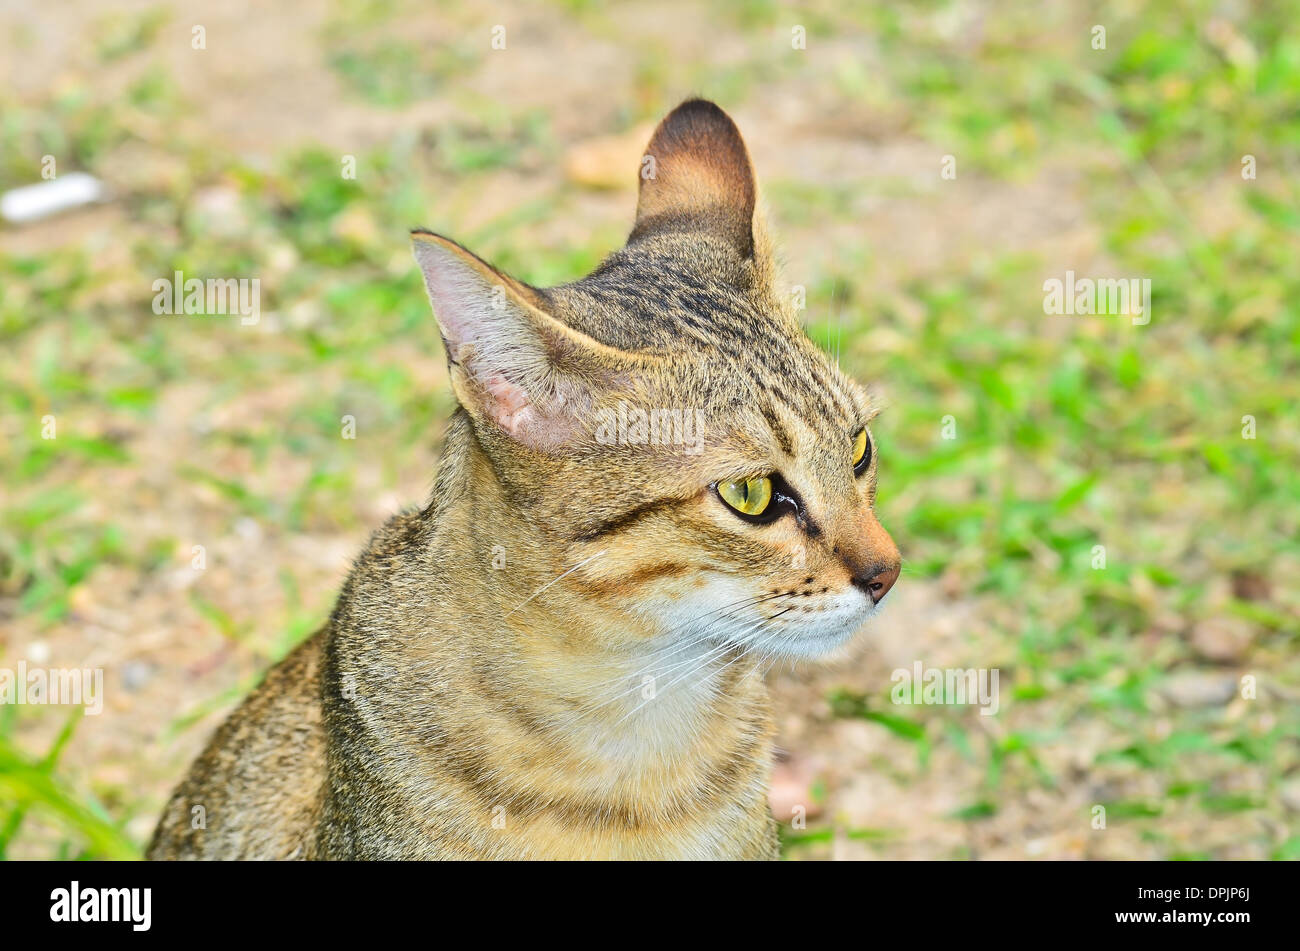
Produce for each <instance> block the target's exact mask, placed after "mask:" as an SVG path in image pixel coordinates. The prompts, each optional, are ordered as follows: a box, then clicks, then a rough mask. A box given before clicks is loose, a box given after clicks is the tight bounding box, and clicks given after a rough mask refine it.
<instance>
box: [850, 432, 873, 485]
mask: <svg viewBox="0 0 1300 951" xmlns="http://www.w3.org/2000/svg"><path fill="white" fill-rule="evenodd" d="M869 465H871V440H870V439H869V438H868V437H867V430H866V428H865V427H864V428H862V429H860V430H858V434H857V435H856V436H854V437H853V473H854V475H862V473H864V472H866V471H867V466H869Z"/></svg>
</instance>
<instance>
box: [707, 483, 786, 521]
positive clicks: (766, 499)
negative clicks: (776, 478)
mask: <svg viewBox="0 0 1300 951" xmlns="http://www.w3.org/2000/svg"><path fill="white" fill-rule="evenodd" d="M717 490H718V495H719V496H720V497H721V498H722V501H724V502H726V503H727V505H728V506H730V507H731V508H732V509H734V510H735V511H737V512H739V513H740V514H741V515H746V516H755V515H762V514H763V513H764V512H765V511H767V509H768V507H769V505H770V503H771V501H772V479H771V477H769V476H760V477H758V478H755V479H737V480H735V481H734V482H719V483H718V484H717Z"/></svg>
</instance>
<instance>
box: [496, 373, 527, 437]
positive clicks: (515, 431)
mask: <svg viewBox="0 0 1300 951" xmlns="http://www.w3.org/2000/svg"><path fill="white" fill-rule="evenodd" d="M484 390H485V392H486V395H487V402H488V405H487V406H485V407H484V409H485V410H486V411H487V412H488V414H489V415H490V416H491V417H492V419H493V420H495V421H496V423H497V425H498V426H500V427H501V428H502V429H504V430H505V431H506V432H508V433H509V434H510V435H511V436H516V437H517V436H519V435H520V431H521V430H522V429H524V428H526V427H528V426H530V425H532V423H534V422H535V421H536V419H537V412H536V410H534V409H533V404H532V403H531V402H529V400H528V394H527V393H525V392H524V391H523V388H522V387H519V386H516V385H515V384H514V383H511V382H510V381H509V380H507V379H506V378H505V377H504V376H502V375H501V374H500V373H494V374H492V375H491V376H490V377H488V379H487V383H486V384H485V386H484Z"/></svg>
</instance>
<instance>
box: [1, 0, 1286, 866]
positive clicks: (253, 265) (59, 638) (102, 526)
mask: <svg viewBox="0 0 1300 951" xmlns="http://www.w3.org/2000/svg"><path fill="white" fill-rule="evenodd" d="M611 6H612V7H613V9H611V8H610V7H611ZM1297 23H1300V6H1298V5H1297V4H1296V3H1280V2H1278V3H1274V2H1259V3H1244V2H1232V0H1223V2H1189V3H1178V4H1173V3H1169V4H1165V3H1137V2H1124V3H1118V2H1115V3H1107V2H1102V3H1097V4H1089V5H1080V4H1066V3H1040V4H1033V5H1021V4H1010V3H1008V4H997V3H983V2H972V0H953V2H938V0H935V2H925V3H901V4H899V3H880V4H865V3H864V4H844V3H840V2H833V0H811V2H802V3H799V4H784V3H780V2H771V0H747V2H740V3H729V4H709V5H706V4H699V3H679V2H653V3H650V2H633V3H623V4H618V5H606V4H603V3H596V2H584V0H569V2H559V3H525V2H513V0H502V2H495V3H492V4H486V5H485V4H479V3H470V2H467V0H466V2H455V0H452V2H442V0H440V2H436V3H430V2H415V0H394V2H355V3H343V2H334V0H294V2H284V3H277V4H256V3H253V2H251V0H233V2H225V3H221V4H199V3H186V2H179V0H177V2H166V0H162V2H159V0H144V2H127V0H121V2H116V3H103V2H93V0H75V2H74V0H69V2H63V3H58V4H50V3H45V4H22V5H17V6H15V5H14V4H4V5H3V7H0V64H3V66H2V67H0V68H2V70H3V73H2V77H0V78H2V79H3V82H0V191H8V190H10V189H14V188H18V187H20V186H25V185H30V184H34V183H39V182H41V181H42V180H43V174H42V173H43V170H44V169H45V167H46V166H47V165H48V159H47V158H46V157H47V156H48V157H53V159H54V161H55V163H56V169H57V173H56V174H57V175H58V176H63V175H67V174H70V173H72V172H86V173H89V174H91V175H93V176H95V177H96V178H97V179H98V180H99V181H100V182H102V183H103V186H104V188H105V190H106V193H105V196H104V198H103V200H101V201H99V202H97V203H94V204H91V205H86V206H83V207H80V208H77V209H74V210H71V211H68V212H66V213H64V214H61V215H58V216H54V217H49V218H46V219H42V220H38V221H31V222H25V223H24V222H18V223H15V222H10V223H0V447H2V448H0V485H2V486H3V495H2V500H0V668H8V669H11V670H12V669H16V667H17V665H18V664H19V662H20V661H21V662H25V663H26V664H27V665H29V666H43V667H52V668H83V667H88V668H97V669H102V670H103V671H104V694H103V703H104V708H103V712H102V713H101V714H99V715H98V716H84V717H83V716H82V715H81V711H80V710H79V709H78V708H75V707H67V706H31V705H28V706H17V705H14V704H6V705H0V854H3V855H6V856H8V857H11V858H32V857H35V858H42V857H93V858H102V857H114V858H116V857H134V856H137V855H138V854H139V853H140V849H141V847H142V845H143V844H144V843H145V842H146V841H147V839H148V836H149V834H150V832H151V830H152V826H153V824H154V822H155V820H156V817H157V814H158V812H159V810H160V807H161V805H162V803H163V801H164V799H165V797H166V795H167V794H168V792H169V790H170V788H171V787H172V785H173V784H174V783H176V782H177V781H178V780H179V778H180V777H181V775H182V774H183V772H184V770H185V769H186V767H187V765H188V763H189V761H190V759H191V758H192V757H193V756H194V755H195V753H196V752H197V751H198V749H199V747H200V746H201V745H202V744H203V742H204V740H205V739H206V737H207V735H208V733H209V732H210V731H211V730H212V729H213V728H214V727H215V726H216V724H217V723H218V722H219V721H220V719H221V718H222V717H223V716H224V715H225V714H226V712H228V711H229V710H230V709H231V707H232V706H233V705H234V704H235V703H236V702H237V700H238V699H239V698H240V697H241V696H242V695H243V694H244V693H245V692H246V691H247V690H248V689H249V688H250V687H251V686H252V685H253V684H254V683H255V682H256V681H257V679H258V677H259V676H260V675H261V673H262V672H263V671H264V670H265V669H266V668H267V666H268V665H269V664H271V663H272V662H273V661H275V660H276V659H278V658H279V657H281V656H282V655H283V654H284V653H285V652H286V651H287V650H288V649H289V648H290V647H291V646H292V645H293V644H295V643H296V642H297V641H298V640H300V639H301V638H303V637H305V636H306V635H308V634H309V633H310V632H311V631H313V630H314V629H315V628H316V627H317V626H319V624H320V623H321V622H322V621H323V620H324V618H325V617H326V616H327V614H328V612H329V610H330V608H331V605H332V602H333V599H334V596H335V593H336V591H337V588H338V586H339V584H340V583H341V581H342V579H343V577H344V575H345V573H346V571H347V569H348V566H349V562H350V559H351V557H352V556H353V555H355V554H356V553H357V551H358V550H359V548H360V546H361V545H362V544H363V543H364V541H365V539H366V538H367V536H368V534H369V533H370V531H371V530H373V529H374V528H376V527H377V526H378V525H379V524H380V523H381V521H382V520H383V519H384V518H385V517H387V516H388V515H389V514H391V513H393V512H395V511H397V510H398V509H399V508H401V507H402V506H404V505H408V504H414V503H421V502H423V500H424V499H425V498H426V496H427V493H428V490H429V487H430V483H431V479H432V476H433V472H434V469H435V466H436V463H437V459H438V453H439V442H440V439H441V437H442V429H443V424H444V421H445V419H446V417H447V415H448V413H449V411H450V409H451V407H452V403H451V397H450V390H449V387H448V383H447V377H446V372H445V369H444V357H443V353H442V350H441V345H440V342H439V337H438V331H437V329H436V326H435V324H434V322H433V320H432V319H431V316H430V313H429V309H428V304H427V302H426V299H425V296H424V292H423V289H422V287H421V284H420V280H419V277H418V274H417V272H416V269H415V267H414V265H413V262H412V259H411V256H410V251H409V248H408V240H407V232H408V230H409V229H410V228H412V227H414V226H426V227H430V228H433V229H435V230H438V231H441V232H444V233H446V234H449V235H451V236H453V237H455V238H457V239H458V240H460V241H462V242H464V243H465V244H466V245H468V246H469V247H470V248H472V249H474V250H475V251H477V252H478V253H480V254H481V255H483V256H485V257H487V258H488V259H490V260H492V261H493V262H495V263H497V264H498V265H500V266H502V267H503V268H505V269H506V270H508V271H511V272H512V273H514V274H515V275H517V276H518V277H520V278H522V279H523V280H526V281H528V282H531V283H535V284H542V285H546V284H552V283H558V282H562V281H566V280H571V279H575V278H577V277H579V276H581V275H582V274H584V273H585V272H587V271H588V270H589V269H591V268H592V267H594V266H595V265H596V264H597V263H598V262H599V261H600V260H601V258H602V256H604V255H605V254H607V253H608V252H609V251H611V250H612V249H614V248H616V247H618V246H619V245H620V244H621V243H622V240H623V238H624V237H625V236H626V233H627V230H628V228H629V226H630V223H631V220H632V212H633V208H634V203H635V175H636V171H637V161H638V158H639V156H640V154H641V151H642V149H643V147H644V144H645V141H646V138H647V136H648V133H649V131H650V128H651V127H652V126H653V123H654V122H655V121H656V120H657V119H658V118H659V117H660V116H661V115H662V114H663V113H664V112H665V111H667V110H668V109H670V108H671V107H672V106H673V105H675V104H676V103H677V102H679V101H680V100H682V99H683V98H685V97H687V96H689V95H692V94H699V95H703V96H707V97H709V98H712V99H714V100H716V101H717V102H718V103H719V104H720V105H722V106H723V108H725V109H727V110H728V111H729V112H730V113H731V114H732V115H733V117H734V118H735V119H736V120H737V122H738V124H739V125H740V127H741V129H742V131H743V133H744V135H745V137H746V139H747V141H748V143H749V146H750V150H751V152H752V154H753V158H754V161H755V164H756V167H757V170H758V174H759V177H760V180H761V182H762V184H763V188H764V193H765V197H766V199H767V201H768V204H769V206H770V214H771V219H772V223H773V226H774V229H775V231H776V234H777V237H778V238H779V240H780V241H781V244H782V247H783V255H784V259H785V273H786V278H787V280H788V281H789V282H790V283H792V284H799V285H803V286H804V287H806V289H807V310H806V311H804V312H803V316H804V317H806V319H807V326H808V332H809V333H810V334H811V335H812V337H813V339H814V340H816V341H818V342H819V343H821V344H822V345H823V346H825V347H826V348H827V349H828V350H830V351H832V352H835V353H838V354H839V356H840V359H841V362H842V364H843V365H844V366H845V367H846V368H847V369H848V370H849V371H850V372H852V373H853V374H854V375H856V376H857V378H858V379H860V380H862V381H864V382H867V383H869V384H870V385H871V386H872V388H873V390H874V391H875V392H876V393H877V394H878V395H879V397H880V399H881V400H882V402H883V403H884V405H885V407H886V409H885V412H884V413H883V414H882V415H881V416H880V417H879V418H878V419H877V421H876V423H875V424H874V430H875V433H876V438H877V440H878V443H879V447H880V448H879V452H880V493H879V501H878V511H879V513H880V516H881V520H882V521H883V523H884V524H885V525H886V526H887V527H888V528H889V529H890V530H891V531H892V533H893V535H894V537H895V538H896V540H897V541H898V544H899V547H900V548H901V549H902V551H903V554H904V557H905V559H906V567H905V573H904V576H903V579H902V580H901V581H900V582H899V584H898V585H897V586H896V588H895V589H894V593H893V594H892V595H891V597H890V599H889V601H888V602H886V607H887V609H888V610H886V611H885V613H884V615H883V617H882V619H881V620H880V621H879V622H878V623H877V624H875V625H874V626H872V627H871V628H870V634H869V635H868V636H865V637H863V638H861V639H860V640H859V643H858V644H857V645H856V646H855V648H854V649H853V651H852V652H851V654H850V655H849V656H848V657H847V658H841V659H840V660H839V661H837V662H835V663H828V664H823V665H818V666H814V667H808V668H802V669H800V670H797V671H786V672H778V673H775V674H773V675H772V683H773V689H774V692H775V695H776V696H775V707H776V711H777V716H778V724H779V731H780V738H779V743H780V746H781V750H782V753H781V757H782V761H781V764H780V769H779V771H778V776H777V784H776V788H775V789H774V805H775V807H776V809H777V812H778V815H780V816H781V817H782V818H788V817H789V816H788V811H787V810H788V809H789V805H790V803H792V802H802V803H810V804H811V806H810V808H809V815H808V820H807V823H806V825H804V827H803V828H797V827H795V826H796V825H799V824H791V823H787V824H786V826H785V828H784V835H785V839H786V842H785V853H786V855H787V857H789V858H792V859H816V858H873V857H881V858H1034V857H1038V858H1137V859H1167V858H1185V859H1198V858H1260V859H1263V858H1274V859H1288V858H1290V859H1294V858H1300V831H1298V829H1300V821H1298V819H1300V658H1298V657H1297V640H1298V634H1300V620H1298V618H1300V587H1298V584H1297V582H1300V531H1298V527H1300V526H1298V525H1297V523H1298V522H1300V505H1297V500H1298V499H1300V428H1298V426H1297V414H1296V406H1297V401H1298V398H1300V375H1298V374H1297V364H1298V363H1300V269H1297V262H1298V260H1300V201H1298V200H1297V199H1298V198H1300V188H1298V186H1297V182H1298V181H1300V178H1298V176H1300V34H1297V32H1296V24H1297ZM199 27H201V30H198V29H196V28H199ZM496 27H504V32H501V31H499V30H494V28H496ZM1097 27H1102V28H1103V29H1104V38H1103V43H1104V48H1102V47H1098V36H1099V35H1098V33H1097V29H1096V28H1097ZM800 28H801V29H802V36H803V44H802V45H803V48H798V47H799V45H800V44H799V42H798V41H799V37H800V33H799V30H800ZM494 38H495V39H497V43H496V45H497V46H502V45H504V48H494V44H493V40H494ZM200 40H201V45H199V44H200ZM1248 157H1253V158H1249V160H1248ZM349 160H351V162H352V169H353V170H354V172H355V174H354V176H349V175H348V174H347V170H348V163H349ZM1250 171H1253V172H1254V175H1253V177H1251V175H1250V174H1249V173H1250ZM46 177H48V175H47V176H46ZM1067 270H1073V271H1074V272H1075V273H1076V274H1077V275H1079V276H1093V277H1124V278H1129V277H1132V278H1139V279H1142V278H1145V279H1149V280H1150V281H1151V287H1152V312H1153V313H1152V318H1151V321H1150V323H1149V324H1146V325H1134V324H1133V323H1132V322H1131V321H1130V320H1129V319H1127V318H1125V317H1114V316H1111V317H1106V316H1091V317H1090V316H1073V317H1071V316H1053V315H1048V314H1045V313H1044V306H1043V297H1044V289H1043V283H1044V281H1046V280H1049V279H1053V278H1056V279H1063V278H1064V276H1065V272H1066V271H1067ZM176 271H181V272H183V273H184V275H185V276H186V277H199V278H207V277H217V278H236V279H239V278H247V279H257V280H258V281H259V282H260V311H261V312H260V319H259V320H258V322H257V323H256V324H254V325H245V324H243V323H242V322H241V321H240V320H239V319H238V318H231V317H200V316H158V315H156V314H155V313H154V311H153V308H152V301H153V298H154V296H155V289H154V286H153V284H154V281H156V280H158V279H160V278H171V277H172V275H173V274H174V272H176ZM345 416H351V417H353V418H354V419H355V430H356V433H355V434H356V438H355V439H345V438H341V429H342V423H341V420H342V419H343V417H345ZM47 417H53V418H54V420H55V421H56V424H57V436H56V438H53V439H49V438H43V436H44V434H45V421H46V419H47ZM1246 417H1249V418H1250V419H1249V422H1247V420H1246V419H1245V418H1246ZM1249 435H1253V437H1254V438H1247V436H1249ZM196 546H200V549H201V552H202V558H201V567H196V564H198V562H197V561H196V559H197V558H199V555H198V554H197V553H196V552H197V551H198V550H197V549H196ZM1098 546H1100V550H1101V554H1102V555H1103V558H1102V560H1101V565H1100V566H1099V562H1098V551H1099V548H1098ZM917 661H921V662H922V663H923V664H924V665H925V666H926V667H927V668H930V667H962V668H967V667H969V668H997V669H998V670H999V671H1000V684H1001V700H1000V709H999V712H998V714H997V716H992V717H990V716H981V715H980V714H979V709H978V708H977V707H974V706H900V705H894V704H891V703H890V696H889V692H890V688H891V682H890V675H891V672H892V671H894V670H895V669H898V668H906V669H911V668H912V665H913V664H914V663H915V662H917ZM1097 806H1102V807H1104V809H1105V816H1106V822H1105V828H1104V829H1100V828H1095V827H1094V826H1095V825H1096V822H1095V816H1096V815H1097V813H1096V807H1097Z"/></svg>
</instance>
